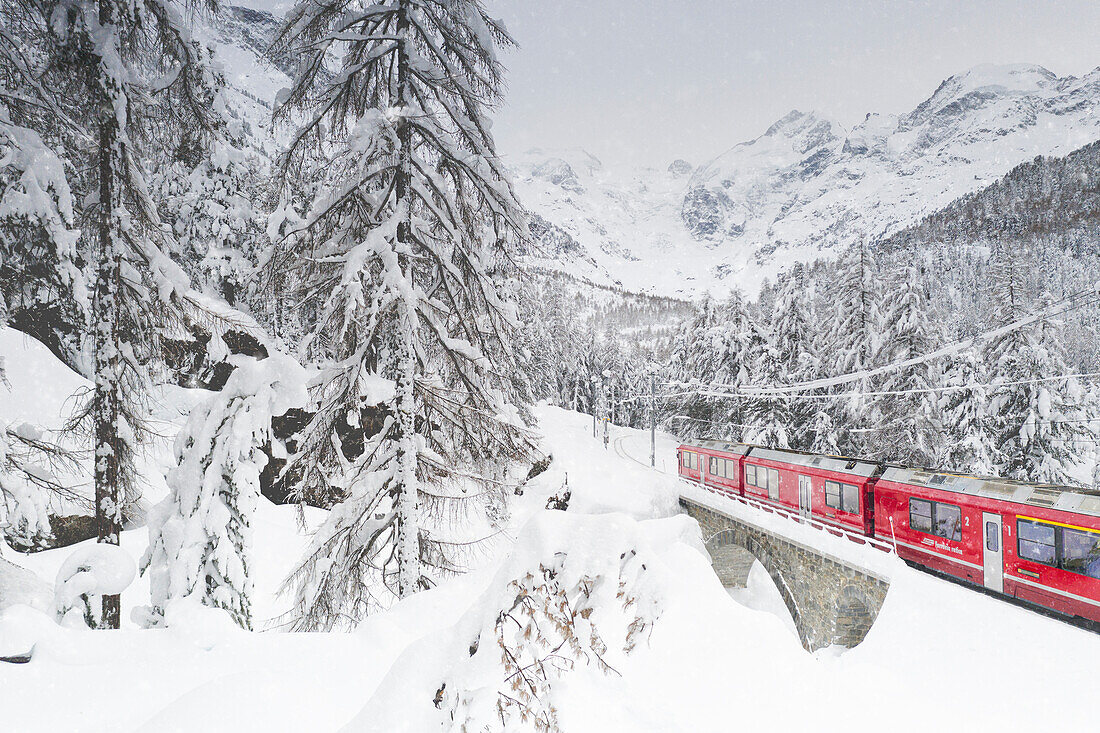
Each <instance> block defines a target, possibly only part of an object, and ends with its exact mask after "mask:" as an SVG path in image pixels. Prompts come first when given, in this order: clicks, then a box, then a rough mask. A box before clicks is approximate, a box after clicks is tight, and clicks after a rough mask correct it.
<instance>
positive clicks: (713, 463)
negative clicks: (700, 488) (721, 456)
mask: <svg viewBox="0 0 1100 733" xmlns="http://www.w3.org/2000/svg"><path fill="white" fill-rule="evenodd" d="M708 470H709V471H710V475H711V476H717V475H718V459H717V458H715V457H714V456H711V457H710V468H709V469H708Z"/></svg>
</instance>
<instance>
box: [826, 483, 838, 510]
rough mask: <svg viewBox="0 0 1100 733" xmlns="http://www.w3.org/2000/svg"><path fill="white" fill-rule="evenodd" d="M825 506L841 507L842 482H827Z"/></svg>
mask: <svg viewBox="0 0 1100 733" xmlns="http://www.w3.org/2000/svg"><path fill="white" fill-rule="evenodd" d="M825 506H831V507H832V508H833V509H839V508H840V484H838V483H837V482H836V481H826V482H825Z"/></svg>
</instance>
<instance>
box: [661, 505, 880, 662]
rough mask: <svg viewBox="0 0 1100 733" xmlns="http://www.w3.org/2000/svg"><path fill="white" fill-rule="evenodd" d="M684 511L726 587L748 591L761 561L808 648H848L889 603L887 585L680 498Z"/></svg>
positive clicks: (785, 540)
mask: <svg viewBox="0 0 1100 733" xmlns="http://www.w3.org/2000/svg"><path fill="white" fill-rule="evenodd" d="M680 507H681V509H682V510H683V511H684V512H685V513H686V514H688V515H690V516H692V517H694V518H695V519H696V521H698V522H699V525H700V527H701V528H702V530H703V537H704V538H706V547H707V551H708V552H710V553H711V559H712V564H713V565H714V567H715V571H716V572H717V574H718V575H719V578H720V579H721V580H722V581H723V583H724V584H727V585H738V586H744V584H745V581H746V580H747V578H748V573H749V570H750V569H751V567H752V561H759V562H760V564H761V565H762V566H763V567H764V569H765V570H766V571H767V573H768V575H769V576H771V579H772V581H773V582H774V583H775V587H776V588H777V589H778V590H779V595H780V596H781V597H782V599H783V603H784V605H786V606H787V610H788V611H790V614H791V618H792V619H793V620H794V625H795V628H796V629H797V630H798V636H799V640H800V641H801V642H802V646H803V647H804V648H805V649H807V650H808V651H816V650H817V649H821V648H824V647H827V646H831V645H834V644H836V645H841V646H845V647H849V648H850V647H853V646H855V645H857V644H859V643H860V642H861V641H863V639H864V637H866V635H867V632H868V631H869V630H870V628H871V625H872V624H873V623H874V621H875V618H877V617H878V612H879V609H881V608H882V602H883V601H884V600H885V598H886V592H887V590H888V589H889V587H890V584H889V582H888V581H887V580H885V579H883V578H880V577H878V576H876V575H872V574H871V573H869V572H867V571H866V570H865V569H863V568H859V567H855V566H853V565H851V564H848V563H846V562H844V561H842V560H840V559H838V558H835V557H832V556H830V555H828V554H826V553H823V552H821V551H819V550H816V549H815V548H813V547H808V546H806V545H804V544H801V543H799V542H796V541H794V540H791V539H789V538H787V537H784V536H782V535H780V534H778V533H777V532H775V531H771V530H766V529H763V528H761V527H757V526H755V525H754V524H752V523H751V522H748V521H746V520H743V519H739V518H736V517H732V516H729V515H726V514H722V513H721V512H719V511H716V510H715V509H713V508H711V507H708V506H704V505H703V504H700V503H698V502H695V501H692V500H690V499H687V498H684V497H681V498H680ZM730 581H732V582H730Z"/></svg>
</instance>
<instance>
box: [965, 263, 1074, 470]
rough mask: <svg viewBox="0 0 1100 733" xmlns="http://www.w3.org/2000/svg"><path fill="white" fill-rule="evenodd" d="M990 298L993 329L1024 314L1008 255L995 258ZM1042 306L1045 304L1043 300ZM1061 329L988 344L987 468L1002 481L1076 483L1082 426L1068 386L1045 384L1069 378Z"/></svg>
mask: <svg viewBox="0 0 1100 733" xmlns="http://www.w3.org/2000/svg"><path fill="white" fill-rule="evenodd" d="M992 274H993V288H994V290H993V295H994V304H995V314H996V318H997V324H996V325H1000V326H1003V325H1007V324H1008V323H1011V322H1012V321H1015V320H1018V319H1019V318H1021V317H1023V316H1024V315H1026V314H1027V312H1028V310H1027V308H1026V300H1025V295H1024V292H1025V291H1024V272H1023V268H1022V265H1021V263H1020V261H1019V258H1018V255H1017V253H1016V252H1015V251H1013V250H1012V249H1011V248H1009V247H1005V246H1001V247H998V248H996V249H995V251H994V261H993V268H992ZM1044 301H1045V304H1049V297H1048V296H1044ZM1062 349H1063V346H1062V340H1061V337H1060V325H1059V324H1058V323H1057V322H1054V321H1052V320H1051V319H1046V320H1044V321H1042V322H1041V323H1040V324H1038V325H1036V326H1032V327H1024V328H1017V329H1015V330H1012V331H1010V332H1008V333H1006V334H1004V335H1002V336H1000V337H998V338H995V339H993V340H991V341H990V342H989V343H988V344H987V345H986V347H985V350H984V360H985V362H986V364H988V366H989V370H990V377H991V379H990V385H989V390H990V398H989V420H990V425H991V428H990V430H991V433H992V440H993V448H994V451H995V452H994V455H993V468H994V472H995V473H996V474H998V475H1000V476H1008V477H1010V478H1018V479H1023V480H1027V481H1039V482H1044V483H1055V484H1067V483H1076V482H1077V481H1078V479H1077V478H1075V477H1076V475H1077V473H1078V469H1079V464H1080V463H1081V461H1080V459H1079V457H1078V456H1077V451H1076V449H1075V443H1074V441H1075V439H1076V436H1077V434H1078V432H1079V431H1080V429H1081V427H1082V426H1080V425H1077V424H1075V423H1074V422H1072V420H1073V418H1074V416H1075V415H1074V414H1073V410H1072V408H1070V406H1068V405H1067V404H1066V400H1065V394H1066V391H1067V390H1069V389H1076V384H1075V383H1074V382H1073V381H1072V380H1065V381H1046V380H1050V379H1051V378H1052V377H1058V376H1060V375H1064V374H1066V373H1067V372H1068V369H1067V367H1066V363H1065V357H1064V353H1063V350H1062Z"/></svg>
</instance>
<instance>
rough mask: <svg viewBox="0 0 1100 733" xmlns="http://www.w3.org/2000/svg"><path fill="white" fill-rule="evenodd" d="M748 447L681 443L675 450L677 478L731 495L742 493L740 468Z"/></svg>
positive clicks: (708, 443) (711, 442)
mask: <svg viewBox="0 0 1100 733" xmlns="http://www.w3.org/2000/svg"><path fill="white" fill-rule="evenodd" d="M751 448H752V446H749V445H745V444H743V443H726V442H723V441H720V440H704V441H700V442H699V443H695V444H687V443H685V444H683V445H681V446H680V447H679V448H678V449H677V453H679V456H680V457H679V461H678V463H679V471H680V475H681V476H683V477H684V478H688V479H691V480H692V481H698V482H700V483H705V484H706V485H708V486H712V487H714V488H718V489H722V490H723V491H728V492H729V493H731V494H742V493H743V492H742V485H741V465H742V461H743V460H744V457H745V455H746V454H747V453H748V452H749V450H751Z"/></svg>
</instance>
